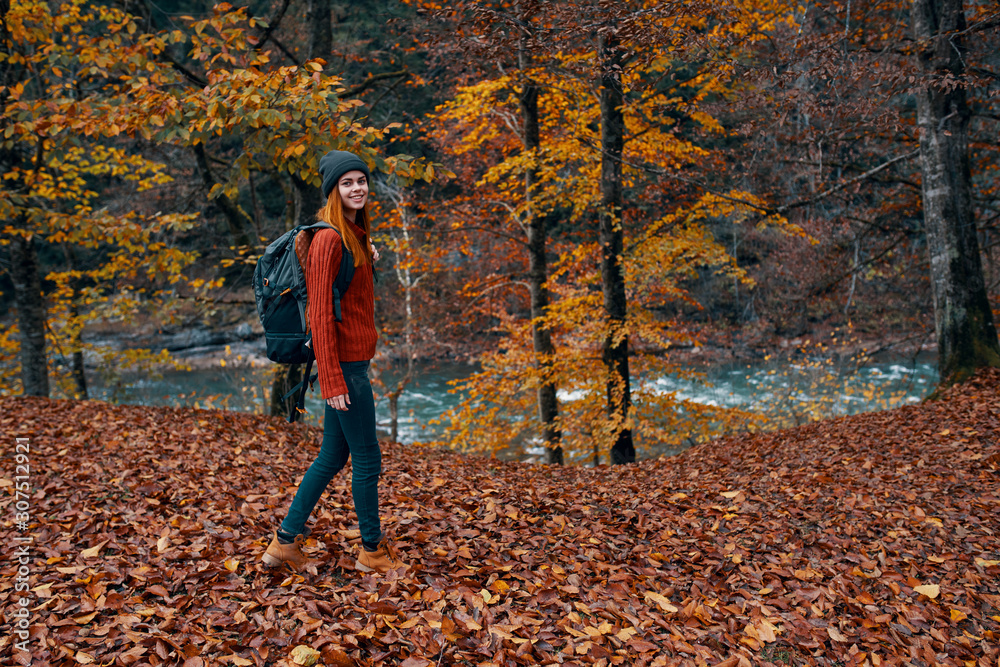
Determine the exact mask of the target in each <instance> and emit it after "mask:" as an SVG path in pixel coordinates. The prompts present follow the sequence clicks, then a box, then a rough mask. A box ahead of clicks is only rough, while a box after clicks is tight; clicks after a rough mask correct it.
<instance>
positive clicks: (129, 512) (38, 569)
mask: <svg viewBox="0 0 1000 667" xmlns="http://www.w3.org/2000/svg"><path fill="white" fill-rule="evenodd" d="M998 395H1000V371H989V372H986V373H983V374H982V375H981V376H979V377H978V378H976V379H975V380H974V381H972V382H970V383H967V384H966V385H963V386H962V387H958V388H955V389H953V390H950V391H948V392H946V393H945V394H944V396H943V397H942V398H941V399H940V400H936V401H931V402H926V403H924V404H921V405H918V406H909V407H905V408H901V409H898V410H893V411H887V412H882V413H876V414H866V415H859V416H854V417H845V418H841V419H836V420H831V421H825V422H820V423H816V424H811V425H809V426H805V427H801V428H797V429H790V430H786V431H779V432H774V433H766V434H758V435H753V436H744V437H739V438H730V439H724V440H720V441H715V442H711V443H706V444H704V445H699V446H696V447H694V448H692V449H690V450H688V451H686V452H684V453H683V454H680V455H678V456H675V457H670V458H665V459H659V460H651V461H645V462H642V463H639V464H633V465H629V466H621V467H607V466H600V467H598V468H595V469H587V468H581V467H566V468H558V467H551V466H527V465H523V464H518V463H505V462H502V461H496V460H489V459H480V458H472V457H464V456H459V455H456V454H453V453H450V452H446V451H438V450H426V449H414V448H411V447H407V446H402V445H387V446H385V448H384V467H385V468H384V475H383V491H382V499H383V501H382V502H383V511H384V515H385V516H386V517H387V526H388V529H389V530H390V532H391V533H392V534H393V535H394V536H395V539H396V544H397V547H398V550H399V553H400V555H401V556H402V557H403V558H404V559H405V560H406V561H407V562H409V563H410V564H411V566H412V569H411V570H410V571H409V572H408V573H406V574H403V575H392V576H388V577H385V578H382V579H376V578H373V577H372V576H371V575H365V574H362V573H359V572H356V571H354V570H353V566H352V564H353V557H352V556H351V551H350V550H351V548H352V547H351V546H350V545H349V544H347V543H346V542H345V541H344V540H343V538H342V537H341V536H340V534H339V533H338V529H339V528H341V527H344V526H348V525H350V524H351V523H352V522H353V521H354V517H353V510H352V504H351V496H350V475H349V473H346V471H345V474H343V475H341V476H340V477H338V478H336V479H335V481H334V483H333V484H332V485H331V488H330V490H329V492H328V494H327V495H326V496H325V497H324V499H323V500H322V501H321V504H320V506H319V507H318V508H317V511H316V513H315V523H314V524H313V526H312V529H313V532H312V535H311V537H310V539H309V540H308V541H307V543H306V551H307V554H308V555H309V556H310V558H312V559H313V562H312V565H311V566H310V567H308V568H307V569H306V571H304V572H301V573H291V572H288V571H280V570H279V571H270V570H266V569H264V568H263V567H261V566H260V565H259V561H258V559H259V557H260V554H261V553H262V552H263V549H264V547H265V546H266V542H267V540H268V536H269V532H270V531H271V530H272V529H273V527H274V526H275V525H276V523H277V522H278V521H279V520H280V518H281V516H282V514H283V512H284V510H285V509H286V508H287V506H288V504H289V502H290V501H291V498H292V495H293V494H294V492H295V483H296V481H297V480H298V479H299V477H300V476H301V474H302V472H303V471H304V470H305V468H306V467H307V466H308V464H309V462H310V461H311V458H312V456H313V455H314V452H315V443H316V442H318V439H319V431H318V430H317V429H315V428H310V427H305V426H302V425H289V424H286V423H284V422H283V421H281V420H280V419H275V418H267V417H263V416H259V415H248V414H237V413H233V412H225V411H204V410H192V409H175V408H149V407H144V408H139V407H134V406H111V405H108V404H104V403H98V402H93V401H91V402H76V401H50V400H45V399H35V398H6V399H2V400H0V425H2V429H3V432H4V434H5V437H8V438H10V439H11V440H10V441H11V443H13V441H14V440H13V439H14V438H22V439H23V441H18V442H23V443H24V452H25V456H26V457H27V460H26V462H25V465H26V466H29V468H30V489H29V490H28V491H27V493H26V495H27V499H28V500H27V503H28V509H27V510H26V511H27V512H28V513H29V516H30V519H29V520H28V521H27V522H26V523H27V525H26V526H25V527H23V528H18V527H17V526H16V525H15V524H14V523H13V522H12V521H7V522H5V523H4V524H3V526H2V528H0V539H3V540H4V541H5V543H8V544H13V543H14V540H15V539H16V538H21V539H22V540H23V543H24V544H26V545H27V547H26V553H27V555H26V560H27V563H26V565H25V568H26V572H25V574H24V575H23V576H24V578H25V583H26V588H25V589H23V590H22V591H21V592H15V588H14V587H13V586H11V587H8V588H7V589H6V590H2V591H0V602H3V604H4V606H5V608H8V609H12V608H14V607H13V605H15V604H20V603H19V602H18V601H19V600H20V599H26V600H27V601H28V604H26V605H24V606H25V608H27V609H28V610H29V611H28V620H27V621H26V623H27V625H28V627H29V629H30V636H31V639H30V641H28V646H29V647H30V649H31V651H32V654H33V655H32V656H30V657H29V656H24V655H23V654H16V653H15V652H14V646H13V644H14V641H13V634H12V633H11V632H8V633H6V634H5V635H4V636H3V637H2V638H0V656H2V657H3V658H4V661H5V663H6V662H11V663H12V664H13V663H14V662H17V661H18V660H19V659H20V660H24V659H33V660H34V661H36V662H38V663H39V664H41V663H43V662H45V663H49V664H63V663H66V664H69V663H74V664H91V663H93V664H108V663H110V662H116V661H121V662H123V663H124V664H132V663H133V662H136V661H146V662H149V663H150V664H161V663H166V662H178V663H179V662H185V661H186V662H188V663H190V664H191V665H199V666H203V665H208V664H216V663H224V664H235V665H245V666H247V667H249V666H250V665H264V664H265V663H266V664H274V665H284V666H287V667H291V665H292V661H291V653H292V651H293V649H294V648H295V647H297V646H300V645H305V646H309V647H311V648H313V649H316V650H317V651H319V652H320V653H321V655H322V658H321V659H322V661H323V663H324V664H346V665H363V664H382V665H387V666H389V667H393V666H403V665H405V667H416V666H420V667H432V666H433V665H436V664H480V663H482V662H483V661H484V660H487V661H491V662H492V663H494V664H504V663H506V662H507V661H511V662H514V663H516V664H524V663H531V664H556V663H562V664H566V665H571V664H578V665H582V664H605V665H608V664H629V665H651V664H680V663H681V662H684V661H688V662H690V663H691V664H694V663H696V662H701V663H707V664H723V665H727V666H728V667H735V666H736V665H749V664H768V663H772V664H797V665H799V664H811V665H835V664H841V665H843V664H852V665H864V664H870V665H874V664H917V663H922V664H936V665H955V666H958V665H965V664H968V663H969V662H970V661H972V662H977V661H978V664H986V663H989V664H993V663H994V662H995V661H996V660H997V658H998V649H997V646H998V644H997V634H998V633H1000V590H998V586H1000V584H998V582H1000V511H998V510H1000V472H998V469H997V466H998V464H1000V450H998V446H997V443H998V441H1000V421H998V413H997V402H996V397H997V396H998ZM11 446H13V445H11ZM12 465H13V464H12ZM11 470H12V469H11ZM67 470H71V471H73V474H72V475H66V474H65V471H67ZM12 479H13V478H12V476H6V477H5V478H4V481H3V482H2V484H3V486H4V487H5V488H7V487H11V488H10V489H9V491H10V492H9V493H5V494H3V498H2V500H0V509H2V510H3V511H4V515H5V516H8V517H13V516H14V511H15V508H14V503H15V501H16V498H15V494H14V492H13V481H12ZM16 568H17V565H16V563H15V562H14V561H12V560H10V559H8V560H7V561H4V562H3V563H2V564H0V576H3V577H4V578H5V580H8V581H12V582H13V581H15V577H16V576H17V574H16V571H15V570H16ZM21 664H26V663H24V662H22V663H21Z"/></svg>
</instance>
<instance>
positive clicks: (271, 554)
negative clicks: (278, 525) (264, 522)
mask: <svg viewBox="0 0 1000 667" xmlns="http://www.w3.org/2000/svg"><path fill="white" fill-rule="evenodd" d="M305 539H306V536H305V535H296V536H295V541H294V542H292V543H291V544H282V543H281V542H280V541H278V531H274V539H272V540H271V544H269V545H268V547H267V551H266V552H264V555H263V556H262V557H261V560H262V561H263V562H264V565H267V566H268V567H278V566H279V565H281V564H282V563H288V564H289V565H291V566H292V569H294V570H301V569H302V568H303V567H305V565H306V563H308V562H309V559H308V558H306V556H305V554H304V553H302V543H303V542H305Z"/></svg>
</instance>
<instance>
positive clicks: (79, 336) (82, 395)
mask: <svg viewBox="0 0 1000 667" xmlns="http://www.w3.org/2000/svg"><path fill="white" fill-rule="evenodd" d="M63 254H64V255H65V256H66V263H67V264H68V265H69V270H70V271H76V270H77V269H78V268H79V267H78V262H77V260H76V253H75V252H74V251H73V246H72V245H70V244H69V243H64V244H63ZM72 289H73V295H72V297H71V301H70V307H69V308H70V310H69V312H70V317H71V318H73V320H75V321H79V319H80V280H79V278H74V279H73V280H72ZM73 331H74V333H73V338H72V340H70V349H71V350H72V351H73V369H72V377H73V384H75V385H76V392H75V394H76V398H78V399H86V398H87V372H86V369H85V368H84V366H83V328H82V327H81V328H79V329H74V330H73Z"/></svg>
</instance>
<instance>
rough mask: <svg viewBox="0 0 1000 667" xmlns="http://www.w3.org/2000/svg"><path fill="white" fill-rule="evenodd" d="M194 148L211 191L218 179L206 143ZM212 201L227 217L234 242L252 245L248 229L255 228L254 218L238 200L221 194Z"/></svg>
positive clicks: (199, 166)
mask: <svg viewBox="0 0 1000 667" xmlns="http://www.w3.org/2000/svg"><path fill="white" fill-rule="evenodd" d="M192 148H193V150H194V156H195V160H196V161H197V163H198V171H200V172H201V180H202V183H204V185H205V190H206V191H208V192H211V191H212V188H213V187H215V185H216V183H217V181H216V180H215V174H214V173H213V172H212V168H211V166H210V165H209V164H208V153H206V152H205V145H204V144H195V145H194V146H193V147H192ZM212 201H213V202H215V205H216V206H218V207H219V210H220V211H222V217H223V218H225V220H226V224H227V225H228V226H229V234H230V236H232V239H233V243H235V244H236V245H237V246H246V245H250V237H249V236H248V235H247V229H252V228H253V226H254V221H253V219H252V218H251V217H250V216H249V215H247V214H246V213H244V212H243V209H241V208H240V207H239V206H237V205H236V202H234V201H233V200H232V199H230V198H229V197H227V196H226V195H225V194H221V195H219V196H218V197H216V198H215V199H213V200H212Z"/></svg>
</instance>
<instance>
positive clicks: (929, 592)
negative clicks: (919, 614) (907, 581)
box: [913, 584, 941, 600]
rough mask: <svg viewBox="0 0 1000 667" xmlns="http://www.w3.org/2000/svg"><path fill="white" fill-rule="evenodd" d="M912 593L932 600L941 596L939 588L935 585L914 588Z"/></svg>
mask: <svg viewBox="0 0 1000 667" xmlns="http://www.w3.org/2000/svg"><path fill="white" fill-rule="evenodd" d="M913 591H914V592H915V593H920V594H921V595H926V596H927V597H929V598H930V599H932V600H933V599H934V598H936V597H937V596H938V595H940V594H941V587H940V586H938V585H937V584H925V585H923V586H914V587H913Z"/></svg>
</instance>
